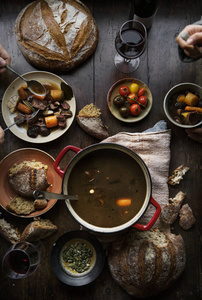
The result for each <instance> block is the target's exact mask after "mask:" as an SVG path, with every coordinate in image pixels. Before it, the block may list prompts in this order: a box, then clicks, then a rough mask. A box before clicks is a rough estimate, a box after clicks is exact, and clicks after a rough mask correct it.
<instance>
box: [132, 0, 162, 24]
mask: <svg viewBox="0 0 202 300" xmlns="http://www.w3.org/2000/svg"><path fill="white" fill-rule="evenodd" d="M156 11H157V0H133V1H132V7H131V13H130V18H131V20H132V19H133V20H137V21H140V22H142V23H143V24H144V25H145V27H146V28H147V29H149V28H151V27H152V24H153V21H154V18H155V15H156Z"/></svg>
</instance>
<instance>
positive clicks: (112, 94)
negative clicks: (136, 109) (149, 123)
mask: <svg viewBox="0 0 202 300" xmlns="http://www.w3.org/2000/svg"><path fill="white" fill-rule="evenodd" d="M132 83H137V84H138V85H139V88H145V90H146V91H145V96H147V98H148V100H149V101H148V105H147V107H146V108H145V109H142V110H141V113H140V114H139V115H138V116H129V117H127V118H124V117H122V116H121V115H120V113H119V111H118V108H117V107H116V106H115V105H114V103H113V99H114V98H115V97H116V96H117V95H119V88H120V87H121V86H122V85H126V86H128V87H130V85H131V84H132ZM107 104H108V107H109V110H110V112H111V113H112V115H113V116H114V117H115V118H117V119H118V120H120V121H123V122H126V123H134V122H138V121H140V120H142V119H144V118H145V117H146V116H147V115H148V114H149V112H150V110H151V108H152V104H153V97H152V93H151V91H150V89H149V88H148V86H147V85H146V84H145V83H144V82H142V81H141V80H138V79H135V78H123V79H120V80H119V81H117V82H116V83H114V84H113V85H112V87H111V88H110V90H109V92H108V95H107Z"/></svg>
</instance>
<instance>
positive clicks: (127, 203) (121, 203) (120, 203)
mask: <svg viewBox="0 0 202 300" xmlns="http://www.w3.org/2000/svg"><path fill="white" fill-rule="evenodd" d="M131 202H132V201H131V199H130V198H120V199H118V200H116V204H117V205H118V206H130V205H131Z"/></svg>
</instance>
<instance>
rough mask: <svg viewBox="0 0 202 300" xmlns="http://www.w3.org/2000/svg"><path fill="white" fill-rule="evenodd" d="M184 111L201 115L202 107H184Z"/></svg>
mask: <svg viewBox="0 0 202 300" xmlns="http://www.w3.org/2000/svg"><path fill="white" fill-rule="evenodd" d="M185 110H186V111H196V112H198V113H202V107H197V106H186V107H185Z"/></svg>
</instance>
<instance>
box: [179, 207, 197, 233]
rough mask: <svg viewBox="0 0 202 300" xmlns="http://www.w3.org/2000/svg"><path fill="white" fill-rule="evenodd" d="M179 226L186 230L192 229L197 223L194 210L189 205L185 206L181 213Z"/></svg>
mask: <svg viewBox="0 0 202 300" xmlns="http://www.w3.org/2000/svg"><path fill="white" fill-rule="evenodd" d="M179 217H180V219H179V225H180V227H182V228H183V229H184V230H188V229H190V228H191V227H192V226H193V225H194V224H195V222H196V219H195V217H194V215H193V212H192V209H191V207H190V206H189V204H184V205H183V206H182V208H181V209H180V213H179Z"/></svg>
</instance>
